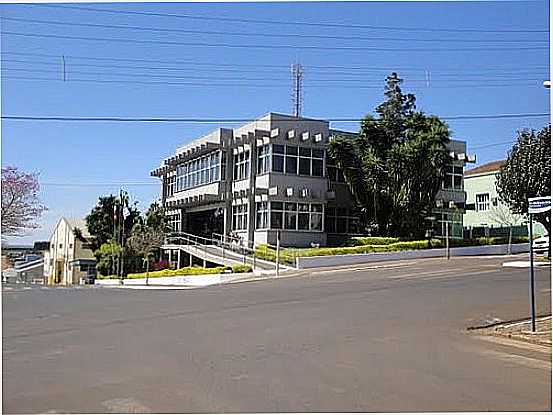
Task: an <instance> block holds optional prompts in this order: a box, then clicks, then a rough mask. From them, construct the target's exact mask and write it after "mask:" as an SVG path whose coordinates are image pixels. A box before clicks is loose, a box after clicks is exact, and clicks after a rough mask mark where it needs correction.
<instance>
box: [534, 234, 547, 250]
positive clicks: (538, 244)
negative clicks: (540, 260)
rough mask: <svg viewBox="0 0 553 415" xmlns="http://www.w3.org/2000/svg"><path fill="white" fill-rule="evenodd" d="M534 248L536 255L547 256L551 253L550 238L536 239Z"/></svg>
mask: <svg viewBox="0 0 553 415" xmlns="http://www.w3.org/2000/svg"><path fill="white" fill-rule="evenodd" d="M532 248H533V250H534V253H536V254H539V255H543V254H546V253H547V252H548V251H549V236H542V237H541V238H537V239H534V242H533V243H532Z"/></svg>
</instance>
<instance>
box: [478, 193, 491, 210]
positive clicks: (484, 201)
mask: <svg viewBox="0 0 553 415" xmlns="http://www.w3.org/2000/svg"><path fill="white" fill-rule="evenodd" d="M489 209H490V194H489V193H480V194H477V195H476V211H477V212H485V211H487V210H489Z"/></svg>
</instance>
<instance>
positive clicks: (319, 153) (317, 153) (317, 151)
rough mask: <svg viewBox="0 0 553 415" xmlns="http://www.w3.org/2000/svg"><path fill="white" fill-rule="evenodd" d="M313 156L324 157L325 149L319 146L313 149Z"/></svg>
mask: <svg viewBox="0 0 553 415" xmlns="http://www.w3.org/2000/svg"><path fill="white" fill-rule="evenodd" d="M312 154H313V158H319V159H322V158H323V157H324V150H320V149H318V148H314V149H313V150H312Z"/></svg>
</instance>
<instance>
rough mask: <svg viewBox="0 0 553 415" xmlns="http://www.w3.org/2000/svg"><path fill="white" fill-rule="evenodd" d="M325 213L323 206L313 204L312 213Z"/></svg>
mask: <svg viewBox="0 0 553 415" xmlns="http://www.w3.org/2000/svg"><path fill="white" fill-rule="evenodd" d="M322 211H323V205H322V204H320V203H312V204H311V212H321V213H322Z"/></svg>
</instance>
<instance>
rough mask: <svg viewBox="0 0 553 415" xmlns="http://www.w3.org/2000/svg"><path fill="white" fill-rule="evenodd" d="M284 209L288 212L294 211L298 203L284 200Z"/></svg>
mask: <svg viewBox="0 0 553 415" xmlns="http://www.w3.org/2000/svg"><path fill="white" fill-rule="evenodd" d="M284 210H286V211H289V212H295V211H296V210H298V204H297V203H290V202H286V203H285V204H284Z"/></svg>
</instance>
